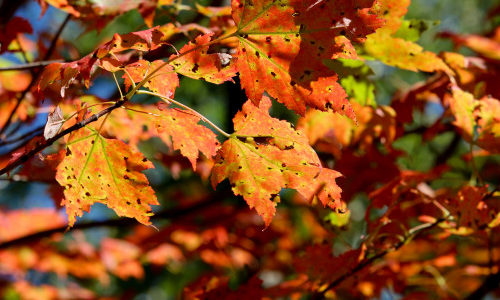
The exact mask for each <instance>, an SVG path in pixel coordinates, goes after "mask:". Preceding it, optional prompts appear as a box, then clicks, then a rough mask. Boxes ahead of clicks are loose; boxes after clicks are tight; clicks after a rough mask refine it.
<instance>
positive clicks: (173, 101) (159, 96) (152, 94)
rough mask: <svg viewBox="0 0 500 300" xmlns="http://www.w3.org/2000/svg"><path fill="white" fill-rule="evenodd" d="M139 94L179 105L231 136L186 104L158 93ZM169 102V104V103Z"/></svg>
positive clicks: (142, 91) (145, 92) (140, 91)
mask: <svg viewBox="0 0 500 300" xmlns="http://www.w3.org/2000/svg"><path fill="white" fill-rule="evenodd" d="M136 93H137V94H139V95H140V94H145V95H151V96H156V97H158V98H160V99H162V100H164V101H165V102H167V101H168V102H172V103H174V104H175V105H178V106H180V107H182V108H184V109H186V110H188V111H190V112H192V113H193V114H195V115H196V116H197V117H198V118H200V119H201V120H203V121H204V122H206V123H208V124H209V125H210V126H212V127H213V128H214V129H215V130H217V131H218V132H220V133H221V134H222V135H223V136H225V137H227V138H229V137H230V136H231V135H230V134H229V133H227V132H225V131H224V130H222V129H220V128H219V127H218V126H217V125H215V124H214V123H212V121H210V120H209V119H207V118H206V117H205V116H204V115H202V114H200V113H199V112H197V111H196V110H194V109H192V108H191V107H189V106H187V105H185V104H182V103H180V102H179V101H176V100H174V99H172V98H169V97H166V96H163V95H160V94H157V93H154V92H150V91H145V90H138V91H137V92H136ZM168 102H167V103H168Z"/></svg>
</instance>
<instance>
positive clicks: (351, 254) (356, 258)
mask: <svg viewBox="0 0 500 300" xmlns="http://www.w3.org/2000/svg"><path fill="white" fill-rule="evenodd" d="M363 255H364V253H363V247H361V248H360V249H357V250H348V251H347V252H345V253H343V254H341V255H339V256H333V251H332V246H331V245H329V244H323V245H314V246H310V247H307V249H306V253H305V254H304V256H302V257H298V258H296V259H295V262H294V265H295V268H296V270H297V271H298V272H300V273H305V274H308V276H309V277H310V279H312V280H318V281H320V282H321V281H325V280H331V279H332V275H334V276H335V274H332V270H350V269H352V268H354V267H356V265H357V264H358V263H359V262H360V261H361V258H362V257H363ZM339 276H340V274H337V275H336V277H339ZM334 278H335V277H334Z"/></svg>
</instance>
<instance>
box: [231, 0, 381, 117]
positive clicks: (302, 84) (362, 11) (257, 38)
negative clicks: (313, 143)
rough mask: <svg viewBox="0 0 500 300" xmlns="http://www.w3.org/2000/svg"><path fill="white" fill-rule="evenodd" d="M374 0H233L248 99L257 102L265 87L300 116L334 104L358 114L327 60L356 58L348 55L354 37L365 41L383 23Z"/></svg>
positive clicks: (243, 79) (239, 51) (347, 112)
mask: <svg viewBox="0 0 500 300" xmlns="http://www.w3.org/2000/svg"><path fill="white" fill-rule="evenodd" d="M372 4H373V1H369V0H365V1H313V0H308V1H287V2H285V1H271V0H260V1H244V0H233V1H232V8H233V19H234V20H235V22H236V24H237V32H236V33H237V38H238V41H239V44H238V49H237V54H236V56H237V58H238V60H237V67H238V71H239V72H240V78H241V84H242V87H243V88H244V89H245V91H246V93H247V95H248V97H249V98H250V99H251V100H252V101H253V102H254V103H256V104H257V103H259V101H260V99H261V97H262V95H263V92H264V91H266V92H267V93H268V94H269V95H270V96H272V97H273V98H276V99H277V100H278V101H279V102H281V103H284V104H285V105H286V106H287V107H288V108H290V109H293V110H295V111H297V112H298V113H300V114H304V113H305V109H306V106H310V107H314V108H318V109H320V110H326V109H328V108H330V107H333V108H334V109H335V110H336V111H339V112H344V113H345V114H346V115H348V116H350V117H354V114H353V112H352V110H350V107H349V104H348V102H347V100H346V93H345V91H344V90H343V89H342V87H341V86H340V84H339V83H338V82H337V79H338V77H337V75H336V74H335V72H333V71H332V70H330V69H329V68H327V67H326V66H325V65H324V64H323V60H325V59H334V58H337V57H341V56H344V57H350V58H355V57H356V56H355V52H354V53H351V54H350V55H346V53H348V52H352V51H353V50H354V48H353V47H352V45H351V42H350V41H353V42H362V41H363V40H364V38H365V37H366V35H367V34H370V33H373V32H374V31H375V29H377V28H378V27H380V26H381V22H380V21H379V19H378V18H377V17H376V16H375V15H373V14H371V12H370V8H371V6H372ZM332 24H333V26H332ZM342 36H345V37H346V38H343V37H342ZM344 51H346V53H344ZM342 108H344V110H343V109H342Z"/></svg>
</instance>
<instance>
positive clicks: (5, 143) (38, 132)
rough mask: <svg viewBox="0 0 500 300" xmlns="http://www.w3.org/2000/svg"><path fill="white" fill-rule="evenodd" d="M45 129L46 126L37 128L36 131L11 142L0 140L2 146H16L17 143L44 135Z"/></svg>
mask: <svg viewBox="0 0 500 300" xmlns="http://www.w3.org/2000/svg"><path fill="white" fill-rule="evenodd" d="M44 128H45V125H42V126H38V127H37V128H35V129H33V130H31V131H29V132H26V133H25V134H23V135H21V136H18V137H16V138H13V139H10V140H5V141H1V140H0V146H4V145H8V144H14V143H16V142H19V141H22V140H24V139H25V138H27V137H31V138H33V137H34V136H37V135H40V134H42V133H43V129H44Z"/></svg>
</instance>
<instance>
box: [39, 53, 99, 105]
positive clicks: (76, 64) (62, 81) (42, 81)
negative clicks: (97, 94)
mask: <svg viewBox="0 0 500 300" xmlns="http://www.w3.org/2000/svg"><path fill="white" fill-rule="evenodd" d="M96 62H97V58H95V57H94V56H93V55H92V53H91V54H89V55H87V56H85V57H84V58H82V59H80V60H76V61H73V62H69V63H52V64H50V65H48V66H47V67H45V69H43V72H42V74H41V75H40V78H39V79H38V82H37V92H38V94H39V95H38V96H39V98H43V93H44V90H46V89H49V88H50V90H52V91H53V92H55V93H56V94H59V96H60V98H64V97H65V96H66V89H67V88H68V87H69V86H70V85H71V84H72V83H74V82H77V81H80V80H83V82H84V84H85V86H86V87H87V88H88V87H89V86H90V76H91V75H92V68H93V67H94V65H95V63H96Z"/></svg>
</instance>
